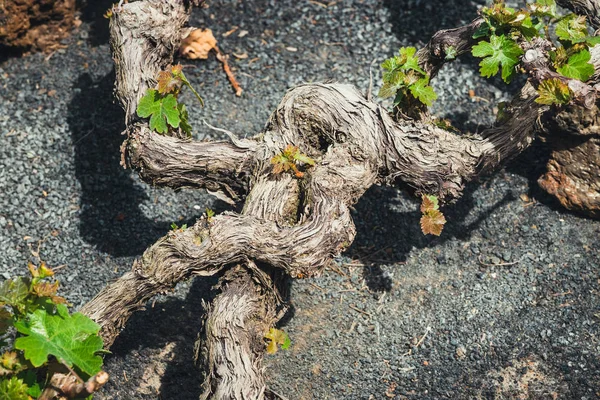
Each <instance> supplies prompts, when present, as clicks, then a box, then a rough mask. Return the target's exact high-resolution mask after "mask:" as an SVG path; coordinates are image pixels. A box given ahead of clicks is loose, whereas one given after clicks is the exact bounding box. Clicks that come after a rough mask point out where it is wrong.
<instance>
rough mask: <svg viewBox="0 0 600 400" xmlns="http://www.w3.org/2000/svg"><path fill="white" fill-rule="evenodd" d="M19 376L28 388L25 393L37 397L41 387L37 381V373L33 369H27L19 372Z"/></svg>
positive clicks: (39, 394)
mask: <svg viewBox="0 0 600 400" xmlns="http://www.w3.org/2000/svg"><path fill="white" fill-rule="evenodd" d="M19 377H21V378H23V381H24V382H25V384H26V385H27V386H29V389H27V394H28V395H30V396H31V397H33V398H34V399H37V398H38V397H40V396H41V395H42V387H41V385H40V383H39V382H38V381H37V374H36V373H35V371H34V370H32V369H28V370H27V371H24V372H23V373H22V374H19Z"/></svg>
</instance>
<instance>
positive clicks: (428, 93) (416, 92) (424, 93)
mask: <svg viewBox="0 0 600 400" xmlns="http://www.w3.org/2000/svg"><path fill="white" fill-rule="evenodd" d="M408 89H409V90H410V93H411V94H412V95H413V96H414V97H415V98H416V99H419V101H420V102H421V103H423V104H425V105H426V106H429V107H431V104H433V102H434V101H435V99H437V94H435V92H434V90H433V88H432V87H431V86H429V79H427V78H421V79H419V80H418V81H417V82H415V83H414V84H412V85H410V86H409V87H408Z"/></svg>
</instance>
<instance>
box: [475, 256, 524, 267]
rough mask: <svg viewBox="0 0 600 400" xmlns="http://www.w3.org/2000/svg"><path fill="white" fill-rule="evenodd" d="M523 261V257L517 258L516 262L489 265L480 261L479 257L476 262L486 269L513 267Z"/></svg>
mask: <svg viewBox="0 0 600 400" xmlns="http://www.w3.org/2000/svg"><path fill="white" fill-rule="evenodd" d="M522 259H523V257H521V258H519V259H518V260H517V261H513V262H501V263H497V264H489V263H485V262H483V261H482V260H481V256H479V258H478V261H479V264H481V265H484V266H486V267H507V266H510V265H515V264H518V263H520V262H521V260H522Z"/></svg>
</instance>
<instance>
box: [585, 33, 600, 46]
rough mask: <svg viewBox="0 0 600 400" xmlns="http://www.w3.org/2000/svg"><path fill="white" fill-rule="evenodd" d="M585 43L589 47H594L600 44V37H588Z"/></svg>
mask: <svg viewBox="0 0 600 400" xmlns="http://www.w3.org/2000/svg"><path fill="white" fill-rule="evenodd" d="M585 42H586V43H587V45H588V46H590V47H594V46H596V45H598V44H600V36H588V37H586V38H585Z"/></svg>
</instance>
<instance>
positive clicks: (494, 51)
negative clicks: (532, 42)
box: [472, 35, 523, 83]
mask: <svg viewBox="0 0 600 400" xmlns="http://www.w3.org/2000/svg"><path fill="white" fill-rule="evenodd" d="M472 53H473V55H474V56H475V57H485V58H484V59H483V60H481V62H480V63H479V66H480V67H481V69H480V72H481V75H482V76H485V77H487V78H489V77H491V76H494V75H496V74H497V73H498V70H499V68H500V65H502V80H503V81H504V82H506V83H509V82H510V80H511V79H512V77H513V75H514V73H515V66H516V65H517V64H518V63H519V57H520V56H521V55H522V54H523V50H521V48H520V47H519V45H518V44H517V43H516V42H515V41H514V40H511V39H509V38H507V37H506V36H504V35H501V36H496V35H492V36H491V37H490V41H489V42H486V41H481V42H479V43H478V44H477V45H475V46H473V49H472Z"/></svg>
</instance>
